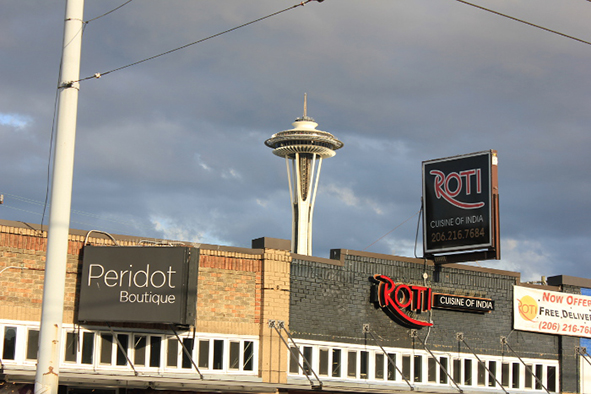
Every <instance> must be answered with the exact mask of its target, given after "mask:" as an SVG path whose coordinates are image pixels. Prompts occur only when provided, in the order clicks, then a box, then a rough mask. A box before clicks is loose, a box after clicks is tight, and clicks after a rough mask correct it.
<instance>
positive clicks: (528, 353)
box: [289, 250, 559, 359]
mask: <svg viewBox="0 0 591 394" xmlns="http://www.w3.org/2000/svg"><path fill="white" fill-rule="evenodd" d="M333 257H338V258H339V260H334V262H333V263H331V262H330V261H327V262H317V261H316V262H314V261H308V260H299V259H297V257H296V258H294V260H293V262H292V265H291V299H290V311H291V312H290V322H289V327H290V329H291V331H292V333H293V334H294V336H296V337H297V338H302V339H311V340H319V341H333V342H345V343H355V344H363V343H367V344H370V345H372V344H374V343H373V339H372V338H371V336H367V334H364V332H363V325H364V324H369V325H370V330H371V331H372V332H373V333H374V334H375V335H376V336H377V337H379V338H380V341H381V344H382V345H384V346H392V347H403V348H412V347H416V348H422V344H421V343H419V342H418V340H417V339H415V340H414V342H413V339H412V338H411V336H410V333H411V330H410V329H408V328H405V327H403V326H401V325H399V324H397V323H396V322H394V321H393V320H391V319H390V318H389V317H388V316H387V315H386V314H385V313H384V312H383V311H382V309H381V308H379V307H376V306H375V305H374V304H373V303H372V302H371V288H372V284H371V281H370V280H369V278H370V277H373V275H375V274H382V275H386V276H388V277H390V278H392V279H393V280H394V281H396V282H397V283H405V284H407V285H420V286H423V285H426V286H427V287H431V288H432V289H433V292H437V293H446V294H455V295H464V296H472V297H482V298H490V299H493V300H494V302H495V310H494V311H492V312H490V313H484V314H480V313H466V312H458V311H449V310H442V309H433V310H432V321H433V323H434V324H433V327H431V328H427V327H426V328H422V329H420V330H419V332H418V334H419V337H420V339H422V340H423V341H425V340H426V342H427V345H428V347H429V349H431V350H434V351H435V350H436V351H445V352H458V351H461V352H469V350H468V349H467V348H466V346H465V345H464V344H461V343H460V342H458V340H457V336H456V334H457V333H459V332H461V333H464V340H465V341H466V343H467V344H468V345H469V346H470V347H471V348H472V350H473V351H475V352H476V353H479V354H488V355H498V356H499V355H507V356H514V354H511V352H510V350H508V349H507V347H504V346H502V344H501V337H505V338H507V342H508V343H509V345H510V346H511V349H513V350H514V351H515V352H516V353H517V354H518V355H519V356H520V357H533V358H546V359H557V358H558V357H559V338H558V336H554V335H546V334H536V333H528V332H523V331H512V327H513V321H512V319H513V315H512V310H513V285H515V284H519V282H520V281H519V275H518V274H515V273H513V272H505V271H499V270H490V269H481V268H477V267H469V266H459V265H451V266H444V267H442V268H441V269H440V270H436V268H435V266H434V265H433V264H431V263H430V262H428V263H425V262H424V261H423V260H420V259H408V258H398V257H394V256H392V257H390V256H383V255H371V254H368V253H363V252H350V251H346V252H343V251H338V250H335V251H333ZM424 272H426V273H427V275H428V276H427V279H426V280H424V279H423V273H424ZM554 290H557V289H554ZM428 313H429V312H423V315H424V314H428ZM420 318H421V319H422V320H429V316H421V317H420Z"/></svg>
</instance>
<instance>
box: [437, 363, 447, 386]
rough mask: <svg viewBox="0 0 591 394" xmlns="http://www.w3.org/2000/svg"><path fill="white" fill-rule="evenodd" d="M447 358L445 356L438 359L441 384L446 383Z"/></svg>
mask: <svg viewBox="0 0 591 394" xmlns="http://www.w3.org/2000/svg"><path fill="white" fill-rule="evenodd" d="M447 362H448V359H447V357H441V358H440V359H439V363H440V364H441V365H440V367H439V368H440V369H439V383H441V384H447V374H448V372H447V371H448V368H449V367H448V364H447Z"/></svg>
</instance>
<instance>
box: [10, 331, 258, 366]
mask: <svg viewBox="0 0 591 394" xmlns="http://www.w3.org/2000/svg"><path fill="white" fill-rule="evenodd" d="M0 335H2V338H1V339H2V340H1V342H0V343H1V344H2V352H1V353H0V354H2V360H3V361H9V360H14V361H21V362H27V361H34V360H36V359H37V349H38V342H39V330H38V329H37V328H30V327H22V326H20V327H19V326H4V327H3V330H2V332H1V333H0ZM181 341H182V345H181V343H179V341H178V339H177V338H176V336H164V335H151V334H144V333H142V334H138V333H115V335H113V333H111V332H100V331H87V330H76V331H72V330H70V331H67V330H65V332H64V341H63V343H64V349H63V350H64V351H63V362H64V364H65V365H72V364H78V365H80V366H95V367H127V368H129V367H130V362H131V364H133V366H134V367H135V368H138V369H141V368H147V369H149V368H158V369H163V368H165V369H181V370H183V369H186V370H190V369H192V368H194V367H193V362H194V363H195V364H196V365H197V366H198V368H199V370H202V369H203V370H208V371H213V372H215V371H230V372H232V371H235V372H246V373H254V372H255V371H256V361H257V356H256V353H257V351H258V349H257V347H258V342H257V341H256V340H250V339H233V338H209V337H205V338H204V337H203V336H202V335H195V336H193V335H189V336H184V337H182V338H181ZM184 348H186V349H187V350H188V353H189V354H190V357H189V355H187V352H186V351H185V349H184ZM20 349H22V350H21V353H22V354H19V350H20Z"/></svg>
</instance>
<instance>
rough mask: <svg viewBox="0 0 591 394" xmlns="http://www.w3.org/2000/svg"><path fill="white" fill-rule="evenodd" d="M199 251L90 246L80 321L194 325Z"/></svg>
mask: <svg viewBox="0 0 591 394" xmlns="http://www.w3.org/2000/svg"><path fill="white" fill-rule="evenodd" d="M198 262H199V250H198V249H194V248H187V247H111V246H109V247H95V246H87V247H85V248H84V259H83V268H82V278H81V281H80V305H79V308H78V320H79V321H94V322H143V323H174V324H193V323H194V322H195V315H196V300H197V271H198Z"/></svg>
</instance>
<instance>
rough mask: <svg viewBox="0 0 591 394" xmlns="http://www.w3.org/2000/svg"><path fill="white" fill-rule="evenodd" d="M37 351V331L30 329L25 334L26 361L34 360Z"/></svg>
mask: <svg viewBox="0 0 591 394" xmlns="http://www.w3.org/2000/svg"><path fill="white" fill-rule="evenodd" d="M38 349H39V330H33V329H30V330H29V332H28V334H27V360H36V359H37V350H38Z"/></svg>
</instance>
